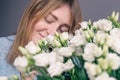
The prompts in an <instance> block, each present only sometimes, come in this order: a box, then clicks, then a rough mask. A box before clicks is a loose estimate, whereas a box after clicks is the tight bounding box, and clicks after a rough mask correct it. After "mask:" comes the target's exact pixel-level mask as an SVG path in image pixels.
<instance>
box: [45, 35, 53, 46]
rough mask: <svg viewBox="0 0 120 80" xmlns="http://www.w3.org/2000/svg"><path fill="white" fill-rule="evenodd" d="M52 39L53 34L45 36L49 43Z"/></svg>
mask: <svg viewBox="0 0 120 80" xmlns="http://www.w3.org/2000/svg"><path fill="white" fill-rule="evenodd" d="M53 40H54V36H53V35H48V36H47V37H46V41H48V42H49V43H50V44H51V42H52V41H53Z"/></svg>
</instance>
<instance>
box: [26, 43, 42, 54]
mask: <svg viewBox="0 0 120 80" xmlns="http://www.w3.org/2000/svg"><path fill="white" fill-rule="evenodd" d="M25 48H26V49H27V50H28V52H29V53H30V54H36V53H37V52H39V51H40V50H41V49H40V48H39V47H38V46H36V45H35V43H34V42H33V41H30V42H29V43H28V44H27V45H26V46H25Z"/></svg>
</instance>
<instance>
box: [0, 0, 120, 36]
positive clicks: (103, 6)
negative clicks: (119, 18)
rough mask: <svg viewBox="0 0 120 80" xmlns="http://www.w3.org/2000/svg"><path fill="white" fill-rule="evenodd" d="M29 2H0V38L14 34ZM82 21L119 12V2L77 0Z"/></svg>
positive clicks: (110, 0) (2, 0) (0, 0)
mask: <svg viewBox="0 0 120 80" xmlns="http://www.w3.org/2000/svg"><path fill="white" fill-rule="evenodd" d="M29 1H30V0H0V37H1V36H8V35H11V34H15V32H16V30H17V26H18V23H19V21H20V18H21V16H22V13H23V11H24V9H25V7H26V6H27V4H28V3H29ZM79 2H80V6H81V10H82V16H83V20H88V19H91V20H92V21H95V20H98V19H100V18H106V17H107V16H109V15H111V13H112V11H117V12H120V0H79Z"/></svg>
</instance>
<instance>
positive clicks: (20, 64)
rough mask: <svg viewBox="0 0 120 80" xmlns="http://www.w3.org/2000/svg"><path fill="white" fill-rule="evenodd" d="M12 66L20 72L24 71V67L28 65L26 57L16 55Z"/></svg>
mask: <svg viewBox="0 0 120 80" xmlns="http://www.w3.org/2000/svg"><path fill="white" fill-rule="evenodd" d="M13 64H14V66H15V67H16V68H17V69H18V70H19V71H20V72H24V71H25V68H26V67H27V65H28V60H27V58H26V57H24V56H23V57H21V56H18V57H17V58H16V59H15V61H14V63H13Z"/></svg>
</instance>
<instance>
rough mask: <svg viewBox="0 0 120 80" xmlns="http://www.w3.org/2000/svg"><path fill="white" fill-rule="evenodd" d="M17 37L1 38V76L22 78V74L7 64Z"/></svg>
mask: <svg viewBox="0 0 120 80" xmlns="http://www.w3.org/2000/svg"><path fill="white" fill-rule="evenodd" d="M14 37H15V36H13V35H12V36H8V37H0V76H12V75H17V76H20V73H19V72H18V71H17V70H16V69H15V67H13V66H12V65H10V64H9V63H7V60H6V56H7V54H8V51H9V49H10V47H11V45H12V43H13V41H14Z"/></svg>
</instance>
